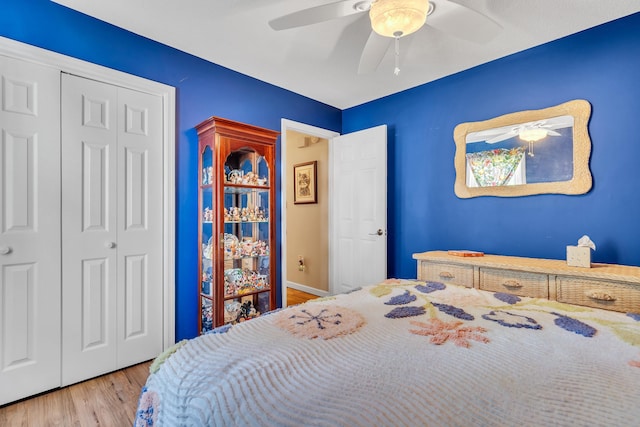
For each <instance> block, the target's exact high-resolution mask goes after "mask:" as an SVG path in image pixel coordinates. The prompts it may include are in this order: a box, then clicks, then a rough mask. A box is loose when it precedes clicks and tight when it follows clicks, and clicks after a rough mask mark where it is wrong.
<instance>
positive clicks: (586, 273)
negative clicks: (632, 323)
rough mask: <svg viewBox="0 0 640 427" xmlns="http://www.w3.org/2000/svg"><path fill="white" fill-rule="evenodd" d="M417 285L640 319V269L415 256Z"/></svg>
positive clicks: (531, 260) (515, 259)
mask: <svg viewBox="0 0 640 427" xmlns="http://www.w3.org/2000/svg"><path fill="white" fill-rule="evenodd" d="M413 258H414V259H416V260H417V261H418V279H419V280H425V281H437V282H443V283H447V284H455V285H461V286H466V287H469V288H477V289H484V290H487V291H493V292H506V293H511V294H515V295H521V296H528V297H534V298H548V299H551V300H556V301H559V302H565V303H569V304H578V305H584V306H589V307H596V308H602V309H605V310H613V311H621V312H633V313H640V267H631V266H624V265H615V264H598V263H592V264H591V268H580V267H570V266H568V265H567V263H566V261H564V260H551V259H540V258H522V257H512V256H500V255H484V256H482V257H459V256H454V255H449V254H448V253H447V252H446V251H431V252H424V253H417V254H414V255H413Z"/></svg>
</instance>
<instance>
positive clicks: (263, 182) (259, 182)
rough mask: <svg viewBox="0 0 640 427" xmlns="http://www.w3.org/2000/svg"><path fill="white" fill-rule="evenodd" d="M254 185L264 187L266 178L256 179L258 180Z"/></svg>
mask: <svg viewBox="0 0 640 427" xmlns="http://www.w3.org/2000/svg"><path fill="white" fill-rule="evenodd" d="M256 184H257V185H259V186H261V187H264V186H265V185H267V178H258V180H257V181H256Z"/></svg>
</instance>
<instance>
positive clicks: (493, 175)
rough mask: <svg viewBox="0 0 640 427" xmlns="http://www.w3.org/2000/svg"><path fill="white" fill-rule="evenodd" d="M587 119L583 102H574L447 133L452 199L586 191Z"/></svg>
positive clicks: (589, 181) (588, 180) (588, 176)
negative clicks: (452, 149)
mask: <svg viewBox="0 0 640 427" xmlns="http://www.w3.org/2000/svg"><path fill="white" fill-rule="evenodd" d="M590 116H591V105H590V104H589V102H587V101H585V100H582V99H578V100H573V101H569V102H565V103H564V104H560V105H557V106H554V107H549V108H544V109H542V110H530V111H520V112H516V113H510V114H505V115H503V116H500V117H496V118H493V119H490V120H485V121H479V122H469V123H461V124H459V125H458V126H456V128H455V129H454V133H453V137H454V139H455V143H456V154H455V161H454V162H455V169H456V180H455V186H454V190H455V193H456V195H457V196H458V197H460V198H469V197H477V196H500V197H514V196H526V195H531V194H542V193H556V194H583V193H586V192H588V191H589V190H590V189H591V184H592V179H591V171H590V170H589V156H590V155H591V140H590V138H589V131H588V128H587V126H588V123H589V117H590ZM525 154H526V155H525Z"/></svg>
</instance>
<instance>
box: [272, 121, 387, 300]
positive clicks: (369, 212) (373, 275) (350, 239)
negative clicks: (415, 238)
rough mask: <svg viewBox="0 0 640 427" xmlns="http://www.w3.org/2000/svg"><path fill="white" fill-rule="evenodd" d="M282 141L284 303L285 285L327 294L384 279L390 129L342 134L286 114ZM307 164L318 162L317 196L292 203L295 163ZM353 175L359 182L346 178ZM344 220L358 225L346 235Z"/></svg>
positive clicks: (284, 296) (383, 127)
mask: <svg viewBox="0 0 640 427" xmlns="http://www.w3.org/2000/svg"><path fill="white" fill-rule="evenodd" d="M281 142H282V151H281V153H282V159H281V176H282V189H283V190H282V191H283V192H282V197H281V203H282V205H281V208H282V209H281V211H282V229H281V230H282V235H281V241H282V265H281V268H282V269H281V272H282V283H281V286H282V305H283V306H287V290H288V289H294V290H297V291H302V292H306V293H308V294H312V295H315V296H318V297H323V296H328V295H332V294H335V293H338V292H345V291H348V290H349V289H350V288H354V287H356V286H360V285H362V284H364V283H362V282H363V281H365V282H367V284H369V282H370V283H375V282H376V281H381V280H384V279H385V278H386V126H384V125H383V126H378V127H376V128H372V129H371V130H364V131H360V132H354V133H352V134H347V135H342V136H341V135H340V134H338V133H337V132H333V131H329V130H326V129H322V128H317V127H313V126H309V125H306V124H302V123H297V122H293V121H290V120H286V119H283V120H282V139H281ZM373 159H375V161H372V160H373ZM309 162H315V163H316V171H317V172H316V178H317V190H318V195H317V198H316V200H315V201H314V202H313V203H310V204H300V203H295V200H294V182H293V181H294V167H295V166H296V165H300V164H304V163H309ZM345 167H346V168H349V170H348V171H345V170H344V168H345ZM336 168H338V169H336ZM337 170H339V174H340V175H341V176H340V177H336V173H337ZM348 174H350V176H353V177H354V178H355V179H356V180H357V182H358V185H357V186H352V185H349V181H348V180H347V181H345V180H344V179H343V178H344V176H346V175H348ZM363 177H366V179H362V178H363ZM337 187H340V188H337ZM372 197H373V198H372ZM345 200H348V201H349V203H345ZM340 206H343V207H344V206H349V207H350V208H349V215H345V213H346V211H345V210H344V209H341V208H340ZM374 208H375V209H374ZM374 210H375V212H374ZM346 216H348V218H346ZM345 219H346V220H347V222H349V221H350V222H351V224H353V225H355V227H354V228H353V229H352V230H350V232H349V233H346V234H345V233H344V231H345V230H344V225H345V224H346V222H345ZM369 229H371V230H369ZM340 260H348V261H349V262H348V263H345V262H341V261H340ZM372 264H375V265H376V266H377V267H378V268H376V269H371V268H370V266H371V265H372ZM358 271H359V272H366V273H367V274H364V273H362V274H356V273H357V272H358ZM354 272H356V273H354Z"/></svg>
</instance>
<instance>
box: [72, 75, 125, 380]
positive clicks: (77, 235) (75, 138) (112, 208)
mask: <svg viewBox="0 0 640 427" xmlns="http://www.w3.org/2000/svg"><path fill="white" fill-rule="evenodd" d="M116 106H117V88H116V87H115V86H111V85H107V84H104V83H100V82H97V81H93V80H87V79H83V78H80V77H76V76H72V75H69V74H62V200H63V201H62V211H63V214H62V233H63V236H64V239H63V241H62V253H63V257H62V274H63V281H64V286H63V287H62V310H63V314H62V331H63V333H62V385H68V384H71V383H74V382H77V381H81V380H84V379H86V378H90V377H92V376H97V375H100V374H103V373H106V372H109V371H113V370H115V369H116V366H117V365H116V346H115V343H116V298H117V294H116V278H117V277H116V263H117V257H116V249H117V244H116V240H117V227H116V218H117V216H116V212H117V200H116V178H117V174H118V169H117V165H116V158H117V155H116V152H117V148H116V141H117V130H118V129H117V122H116V120H117V110H116Z"/></svg>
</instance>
